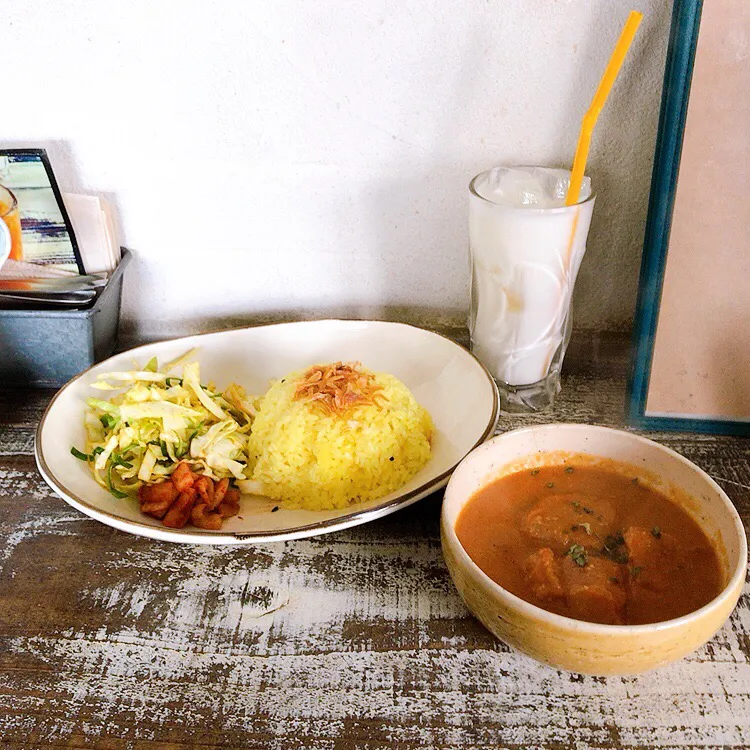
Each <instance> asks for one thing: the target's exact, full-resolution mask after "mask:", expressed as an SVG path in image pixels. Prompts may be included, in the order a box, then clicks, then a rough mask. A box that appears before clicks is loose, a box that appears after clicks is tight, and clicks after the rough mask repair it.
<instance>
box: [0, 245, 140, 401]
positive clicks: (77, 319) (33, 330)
mask: <svg viewBox="0 0 750 750" xmlns="http://www.w3.org/2000/svg"><path fill="white" fill-rule="evenodd" d="M130 259H131V254H130V252H129V251H127V250H123V253H122V259H121V260H120V263H119V264H118V266H117V268H116V269H115V271H114V273H113V274H112V276H111V278H110V279H109V281H108V282H107V285H106V286H105V287H104V289H103V290H102V292H101V294H100V295H99V296H98V297H97V298H96V301H95V302H94V304H93V305H92V306H91V307H87V308H84V309H79V310H28V309H24V310H0V387H29V386H35V387H39V388H45V387H46V388H55V387H59V386H61V385H64V384H65V383H67V382H68V380H70V379H71V378H72V377H74V376H75V375H77V374H78V373H79V372H82V371H83V370H85V369H86V368H87V367H91V365H93V364H94V363H96V362H98V361H100V360H102V359H104V358H105V357H108V356H109V355H110V354H112V352H113V351H114V349H115V344H116V341H117V326H118V323H119V321H120V301H121V299H122V280H123V277H124V274H125V268H126V266H127V265H128V263H129V262H130Z"/></svg>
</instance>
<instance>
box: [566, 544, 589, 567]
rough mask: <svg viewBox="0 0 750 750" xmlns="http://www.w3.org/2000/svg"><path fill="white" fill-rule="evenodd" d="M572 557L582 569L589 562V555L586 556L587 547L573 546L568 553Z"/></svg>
mask: <svg viewBox="0 0 750 750" xmlns="http://www.w3.org/2000/svg"><path fill="white" fill-rule="evenodd" d="M566 554H567V555H569V556H570V559H571V560H572V561H573V562H574V563H575V564H576V565H577V566H578V567H579V568H582V567H584V565H586V562H587V561H588V555H587V554H586V549H585V547H582V546H581V545H580V544H571V545H570V549H569V550H568V551H567V553H566Z"/></svg>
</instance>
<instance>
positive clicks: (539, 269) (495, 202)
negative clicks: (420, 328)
mask: <svg viewBox="0 0 750 750" xmlns="http://www.w3.org/2000/svg"><path fill="white" fill-rule="evenodd" d="M569 179H570V172H568V171H567V170H562V169H549V168H545V167H498V168H496V169H492V170H489V171H488V172H483V173H482V174H480V175H478V176H477V177H475V178H474V180H472V182H471V186H470V198H469V247H470V257H471V313H470V319H469V325H470V331H471V346H472V351H473V352H474V354H476V356H477V357H478V358H479V359H480V361H482V362H483V363H484V365H485V366H486V367H487V368H488V369H489V371H490V372H491V374H492V376H493V377H494V378H495V380H496V381H497V383H498V387H499V389H500V392H501V396H502V397H503V408H504V409H505V410H506V411H514V410H536V409H541V408H544V407H546V406H549V405H550V404H551V403H552V401H553V400H554V396H555V394H556V393H557V391H558V390H559V372H560V365H561V363H562V358H563V356H564V354H565V348H566V346H567V339H568V336H569V323H570V302H571V297H572V295H573V286H574V284H575V280H576V276H577V274H578V269H579V267H580V264H581V260H582V258H583V255H584V252H585V250H586V237H587V235H588V231H589V225H590V223H591V215H592V212H593V208H594V198H593V196H592V195H591V183H590V181H589V179H588V178H585V179H584V182H583V186H582V188H581V194H580V202H579V203H578V204H576V205H573V206H565V195H566V193H567V189H568V184H569Z"/></svg>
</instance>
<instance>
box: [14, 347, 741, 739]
mask: <svg viewBox="0 0 750 750" xmlns="http://www.w3.org/2000/svg"><path fill="white" fill-rule="evenodd" d="M597 341H598V343H596V345H595V346H594V347H593V348H592V349H589V350H588V351H589V352H591V353H593V355H594V356H592V357H582V356H575V355H574V354H571V355H569V359H568V361H569V362H570V366H569V367H568V372H567V374H566V377H565V380H564V390H563V395H562V397H561V398H560V400H559V404H558V406H557V407H556V409H555V412H554V414H553V415H551V417H550V415H547V416H545V417H543V418H515V419H512V420H509V419H504V420H502V422H501V429H508V428H510V427H514V426H518V425H521V424H526V423H529V422H534V421H550V419H551V418H552V419H555V420H567V421H584V422H592V423H598V424H605V425H614V426H617V425H620V424H621V421H622V414H623V403H624V392H625V384H624V372H625V359H624V357H623V349H622V347H621V342H619V341H616V340H615V341H613V340H609V339H599V340H597ZM579 355H580V352H579ZM50 395H51V394H50V393H46V392H5V393H2V394H0V537H1V540H0V672H1V675H0V746H1V747H3V748H24V749H25V748H33V747H41V746H54V747H102V748H113V749H114V748H176V747H201V748H211V747H232V748H239V747H269V748H279V749H282V748H283V749H284V750H287V749H288V748H303V747H304V748H367V749H368V750H376V749H377V748H407V747H420V748H491V747H492V748H494V747H530V746H534V747H540V746H544V747H571V746H572V747H642V746H649V745H658V746H661V747H686V746H691V747H698V746H714V747H743V746H745V747H746V746H749V745H750V606H749V605H750V587H748V588H746V591H745V594H744V595H743V597H742V599H741V601H740V605H739V606H738V608H737V609H736V611H735V612H734V614H733V615H732V618H731V620H730V622H729V623H728V624H727V625H726V626H725V627H724V629H723V630H722V631H721V632H720V633H719V634H718V635H717V636H716V637H715V638H714V639H713V640H712V641H711V642H710V643H708V644H707V645H706V646H705V647H704V648H702V649H700V650H699V651H697V652H696V653H694V654H692V655H691V656H689V657H688V658H686V659H683V660H682V661H680V662H679V663H677V664H675V665H673V666H670V667H666V668H664V669H661V670H657V671H656V672H653V673H651V674H647V675H643V676H639V677H627V678H607V679H604V678H592V677H584V676H581V675H575V674H568V673H563V672H558V671H556V670H554V669H551V668H548V667H545V666H542V665H540V664H537V663H536V662H534V661H532V660H531V659H529V658H527V657H525V656H523V655H521V654H519V653H516V652H515V651H512V650H511V649H509V648H508V647H506V646H505V645H504V644H502V643H499V642H498V641H496V640H494V639H493V637H492V636H490V635H489V633H488V632H487V631H485V630H484V629H483V628H482V626H481V625H479V624H478V623H477V622H476V621H475V620H474V619H472V617H471V616H470V615H469V613H468V612H467V610H466V609H465V608H464V606H463V604H462V603H461V601H460V599H459V598H458V596H457V594H456V592H455V590H454V589H453V586H452V584H451V581H450V579H449V577H448V573H447V571H446V568H445V565H444V564H443V559H442V556H441V552H440V540H439V533H438V516H439V508H440V498H439V497H432V498H428V499H427V500H424V501H422V502H420V503H418V504H417V505H416V506H413V507H412V508H410V509H408V510H406V511H403V512H401V513H397V514H395V515H393V516H390V517H388V518H386V519H382V520H380V521H377V522H375V523H372V524H369V525H366V526H361V527H358V528H354V529H350V530H348V531H344V532H341V533H337V534H331V535H328V536H322V537H318V538H316V539H309V540H304V541H296V542H289V543H286V544H284V543H280V544H268V545H264V546H259V547H256V548H250V547H234V548H213V547H185V546H178V545H171V544H166V543H160V542H155V541H150V540H148V539H140V538H138V537H134V536H128V535H127V534H124V533H121V532H119V531H115V530H114V529H110V528H108V527H106V526H103V525H101V524H98V523H96V522H95V521H92V520H89V519H88V518H86V517H85V516H83V515H81V514H79V513H77V512H76V511H74V510H73V509H71V508H70V507H68V506H67V505H66V504H65V503H64V502H63V501H62V500H60V499H59V498H57V497H56V496H55V495H54V494H53V493H52V491H51V490H49V489H48V488H47V487H46V485H45V484H44V483H43V482H42V480H41V478H40V477H39V475H38V474H37V472H36V468H35V466H34V459H33V455H32V451H33V436H34V429H35V426H36V423H37V421H38V419H39V417H40V415H41V413H42V411H43V409H44V407H45V405H46V403H47V402H48V400H49V398H50ZM656 438H657V439H659V440H661V441H662V442H664V443H666V444H668V445H669V446H671V447H672V448H675V449H676V450H678V451H680V452H681V453H683V454H684V455H686V456H687V457H688V458H690V459H691V460H693V461H695V462H696V463H697V464H698V465H699V466H702V467H703V468H704V469H706V471H708V472H709V473H710V474H711V475H712V476H714V477H715V478H716V479H717V480H718V481H719V482H720V483H721V484H722V485H723V486H724V488H725V489H726V491H727V492H728V493H729V495H730V497H731V498H732V500H733V501H734V502H735V503H736V505H737V508H738V509H739V511H740V513H741V514H742V517H743V519H744V521H745V524H746V527H747V525H748V524H749V523H750V490H749V489H748V486H749V485H750V441H747V440H741V439H737V438H723V437H708V436H700V435H684V434H659V435H656Z"/></svg>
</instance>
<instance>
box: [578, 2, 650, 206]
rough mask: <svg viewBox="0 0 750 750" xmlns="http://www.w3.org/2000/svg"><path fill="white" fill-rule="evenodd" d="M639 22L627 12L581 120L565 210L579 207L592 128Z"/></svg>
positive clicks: (633, 13)
mask: <svg viewBox="0 0 750 750" xmlns="http://www.w3.org/2000/svg"><path fill="white" fill-rule="evenodd" d="M642 20H643V13H639V12H638V11H637V10H631V11H630V15H629V16H628V20H627V21H626V22H625V26H624V27H623V29H622V33H621V34H620V38H619V39H618V40H617V45H616V46H615V49H614V51H613V52H612V57H610V58H609V62H608V63H607V67H606V69H605V71H604V75H603V76H602V80H601V81H600V82H599V88H598V89H597V90H596V94H594V98H593V100H592V102H591V106H590V107H589V110H588V112H586V114H585V115H584V116H583V122H582V124H581V134H580V136H579V137H578V146H577V148H576V155H575V158H574V159H573V170H572V171H571V174H570V187H569V188H568V195H567V197H566V199H565V204H566V205H567V206H572V205H574V204H575V203H578V199H579V196H580V194H581V184H582V183H583V175H584V172H585V171H586V160H587V159H588V156H589V146H590V145H591V134H592V133H593V131H594V126H595V125H596V121H597V120H598V119H599V115H600V113H601V111H602V109H604V105H605V103H606V101H607V97H608V96H609V92H610V91H611V90H612V86H613V84H614V82H615V79H616V78H617V74H618V73H619V72H620V68H621V67H622V63H623V62H624V60H625V56H626V55H627V54H628V50H629V49H630V45H631V44H632V43H633V39H634V38H635V32H636V31H638V27H639V26H640V23H641V21H642Z"/></svg>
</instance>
